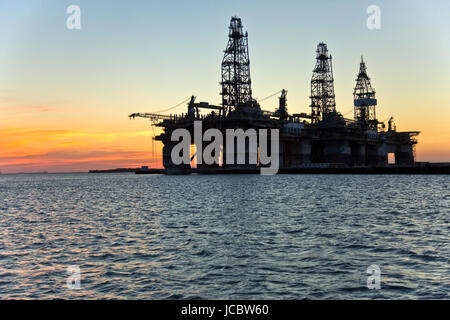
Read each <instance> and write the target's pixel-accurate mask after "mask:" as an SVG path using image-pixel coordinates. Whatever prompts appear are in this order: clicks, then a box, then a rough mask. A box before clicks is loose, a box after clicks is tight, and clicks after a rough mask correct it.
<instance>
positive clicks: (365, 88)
mask: <svg viewBox="0 0 450 320" xmlns="http://www.w3.org/2000/svg"><path fill="white" fill-rule="evenodd" d="M366 70H367V69H366V64H365V63H364V60H363V57H361V63H360V65H359V73H358V77H357V78H356V86H355V90H354V91H353V98H354V106H355V120H356V121H357V122H358V123H360V124H361V126H362V127H363V128H365V129H371V130H376V129H377V125H378V121H377V119H376V115H375V107H376V105H377V99H375V90H374V89H373V88H372V85H371V84H370V78H369V77H368V76H367V71H366Z"/></svg>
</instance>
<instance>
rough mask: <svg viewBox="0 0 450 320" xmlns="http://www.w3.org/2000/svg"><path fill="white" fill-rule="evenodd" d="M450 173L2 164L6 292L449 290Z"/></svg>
mask: <svg viewBox="0 0 450 320" xmlns="http://www.w3.org/2000/svg"><path fill="white" fill-rule="evenodd" d="M449 182H450V178H449V177H448V176H421V175H414V176H412V175H411V176H409V175H401V176H400V175H398V176H396V175H389V176H382V175H379V176H378V175H278V176H260V175H190V176H163V175H135V174H34V175H32V174H22V175H1V176H0V232H1V233H2V237H1V241H0V298H2V299H21V298H24V299H37V298H39V299H60V298H62V299H391V298H393V299H449V298H450V295H449V293H450V269H449V256H450V254H449V240H450V239H449V234H450V232H449V231H450V230H449V229H450V228H449V226H450V224H449V220H450V214H449V208H450V193H449V185H450V183H449ZM371 265H378V266H379V268H380V270H381V289H379V290H369V289H368V288H367V277H368V276H369V275H368V274H367V268H368V267H369V266H371ZM69 266H78V267H79V268H80V279H81V281H80V288H79V289H69V288H68V286H67V280H68V277H69V276H70V273H68V267H69Z"/></svg>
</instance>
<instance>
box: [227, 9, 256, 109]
mask: <svg viewBox="0 0 450 320" xmlns="http://www.w3.org/2000/svg"><path fill="white" fill-rule="evenodd" d="M228 37H229V40H228V44H227V48H226V49H225V54H224V57H223V60H222V82H221V85H222V93H221V94H222V105H223V106H224V107H226V109H227V113H228V112H230V111H231V110H235V109H236V108H237V107H238V106H239V105H241V104H244V103H247V102H250V101H252V89H251V80H250V59H249V54H248V35H247V32H245V33H244V31H243V29H242V23H241V19H240V18H237V17H232V18H231V22H230V32H229V35H228Z"/></svg>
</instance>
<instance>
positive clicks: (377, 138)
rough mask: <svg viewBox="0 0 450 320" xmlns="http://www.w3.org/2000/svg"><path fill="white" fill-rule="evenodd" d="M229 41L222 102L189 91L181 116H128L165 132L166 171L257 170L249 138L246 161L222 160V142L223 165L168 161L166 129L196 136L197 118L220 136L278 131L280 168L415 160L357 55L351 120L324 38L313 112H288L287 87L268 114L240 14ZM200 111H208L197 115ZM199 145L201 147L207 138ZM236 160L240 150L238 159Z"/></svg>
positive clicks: (411, 143) (409, 135) (408, 137)
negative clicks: (339, 97) (255, 84)
mask: <svg viewBox="0 0 450 320" xmlns="http://www.w3.org/2000/svg"><path fill="white" fill-rule="evenodd" d="M228 38H229V39H228V44H227V47H226V49H225V54H224V58H223V61H222V81H221V86H222V92H221V95H222V105H220V106H216V105H211V104H209V103H207V102H200V103H197V102H195V97H194V96H192V97H191V99H190V101H189V103H188V105H187V113H185V114H181V115H162V114H154V113H133V114H131V115H130V116H129V117H130V118H135V117H144V118H149V119H150V120H151V123H152V125H156V126H158V127H162V128H163V129H164V130H163V133H162V134H161V135H159V136H156V137H155V139H156V140H159V141H162V143H163V145H164V147H163V165H164V169H165V170H164V172H165V173H167V174H183V173H190V172H200V173H202V172H203V173H221V172H222V173H224V172H225V173H226V172H238V171H239V172H242V171H243V172H245V171H246V170H247V171H248V172H254V171H255V169H257V168H258V164H250V163H249V162H248V161H247V160H248V159H249V154H248V153H249V148H248V143H247V144H246V149H245V153H246V154H245V159H246V162H245V164H243V165H242V164H236V161H234V164H229V163H227V161H226V157H224V156H223V155H225V154H226V150H225V146H223V147H222V151H221V155H220V159H221V160H220V164H213V165H206V164H201V165H200V164H199V165H197V168H196V169H191V166H190V165H186V164H181V165H175V164H174V163H173V162H172V160H171V151H172V148H173V147H174V146H175V145H176V144H177V143H178V142H176V141H171V134H172V132H173V131H174V130H175V129H178V128H184V129H187V130H189V132H190V133H191V137H192V139H194V133H193V132H194V121H195V120H201V121H202V130H203V132H204V131H206V130H208V129H210V128H216V129H219V130H221V132H222V133H223V135H224V136H225V130H226V129H243V130H247V129H249V128H253V129H255V130H257V131H258V129H279V134H280V139H279V146H280V149H279V167H280V170H285V171H287V170H292V169H295V168H299V169H302V170H303V169H307V168H310V169H312V170H315V169H318V168H371V167H386V166H387V165H388V154H389V153H393V154H395V164H396V165H412V164H414V158H415V151H414V147H415V145H416V144H417V140H416V139H415V138H414V137H415V136H417V135H418V134H419V132H418V131H408V132H398V131H396V127H395V125H394V123H393V118H392V117H391V118H390V119H389V121H388V126H387V128H386V126H385V124H384V123H383V122H380V121H378V120H377V118H376V113H375V111H376V105H377V100H376V98H375V90H374V89H373V88H372V85H371V83H370V78H369V77H368V75H367V71H366V65H365V63H364V61H363V59H362V58H361V63H360V68H359V73H358V77H357V79H356V86H355V89H354V92H353V95H354V119H346V118H344V117H343V115H342V114H341V113H339V112H337V111H336V103H335V93H334V79H333V69H332V57H331V55H330V54H329V53H328V49H327V45H326V44H325V43H319V45H318V46H317V51H316V65H315V67H314V70H313V75H312V79H311V96H310V98H311V106H310V107H311V113H310V114H306V113H298V114H289V113H288V110H287V108H286V106H287V103H286V102H287V99H286V94H287V91H286V90H284V89H283V90H282V91H281V96H280V97H279V106H278V109H276V110H275V112H271V111H265V110H261V108H260V105H259V103H258V101H257V100H255V99H254V98H252V90H251V78H250V59H249V51H248V35H247V32H244V31H243V27H242V23H241V19H239V18H237V17H232V18H231V23H230V27H229V35H228ZM201 109H209V110H212V111H211V112H210V113H209V114H207V115H201V114H200V110H201ZM268 132H269V133H270V130H268ZM269 140H270V137H269ZM192 144H194V141H192ZM204 144H205V145H204V146H202V147H203V148H204V147H205V146H206V145H207V144H209V142H208V143H204ZM197 147H198V146H197ZM236 157H237V154H235V160H236ZM192 158H193V157H192Z"/></svg>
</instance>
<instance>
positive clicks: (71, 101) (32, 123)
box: [0, 0, 450, 173]
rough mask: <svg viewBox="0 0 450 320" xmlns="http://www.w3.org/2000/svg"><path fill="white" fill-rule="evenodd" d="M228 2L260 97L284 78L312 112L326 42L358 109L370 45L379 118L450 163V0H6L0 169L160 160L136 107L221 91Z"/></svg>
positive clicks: (427, 155) (2, 0)
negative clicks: (73, 22)
mask: <svg viewBox="0 0 450 320" xmlns="http://www.w3.org/2000/svg"><path fill="white" fill-rule="evenodd" d="M71 4H76V5H78V6H80V8H81V30H69V29H67V27H66V19H67V17H68V16H69V15H68V14H67V13H66V8H67V7H68V6H69V5H71ZM372 4H376V5H378V6H379V7H380V8H381V30H369V29H368V28H367V27H366V19H367V17H368V15H367V14H366V8H367V7H368V6H369V5H372ZM232 15H237V16H239V17H240V18H242V21H243V24H244V28H245V29H246V30H247V31H248V33H249V50H250V61H251V76H252V89H253V96H254V97H255V98H263V97H265V96H268V95H270V94H272V93H274V92H276V91H278V90H281V89H282V88H285V89H287V90H288V110H289V112H290V113H298V112H308V113H309V112H310V108H309V104H310V101H309V98H308V97H309V94H310V80H311V75H312V69H313V67H314V63H315V49H316V46H317V43H318V42H321V41H323V42H326V43H327V45H328V49H329V50H330V53H331V54H332V56H333V69H334V78H335V91H336V103H337V110H338V111H340V112H341V113H343V114H344V115H345V116H346V117H352V115H353V113H352V110H353V96H352V93H353V87H354V85H355V78H356V75H357V73H358V68H359V61H360V57H361V55H364V60H365V61H366V64H367V68H368V69H367V71H368V74H369V76H370V77H371V79H372V85H373V86H374V88H375V90H376V92H377V99H378V107H377V117H378V119H379V120H380V121H384V120H387V119H388V118H389V117H390V116H391V115H392V116H394V119H395V121H396V124H397V129H398V130H399V131H407V130H417V131H421V134H420V135H419V137H418V140H419V144H418V146H417V156H418V157H417V160H418V161H436V162H446V161H447V162H450V128H449V120H450V36H449V33H450V1H448V0H441V1H433V0H432V1H414V0H403V1H376V0H370V1H361V0H354V1H308V2H306V1H297V0H293V1H261V0H252V1H250V0H247V1H245V0H244V1H243V0H239V1H237V0H236V1H234V0H227V1H215V0H178V1H173V0H172V1H106V0H105V1H101V0H98V1H77V0H72V1H62V0H41V1H37V0H0V119H1V122H0V170H1V172H2V173H13V172H36V171H49V172H67V171H88V170H89V169H107V168H116V167H140V166H142V165H148V166H151V167H161V161H160V153H161V144H159V143H155V144H154V146H152V139H151V137H152V135H153V132H152V128H151V127H150V124H149V122H148V121H147V120H146V119H139V118H137V119H136V120H129V119H128V117H127V116H128V114H130V113H133V112H156V111H158V110H162V109H165V108H168V107H170V106H172V105H176V104H177V103H179V102H181V101H183V100H185V99H186V98H188V97H189V96H190V95H191V94H194V95H196V96H197V99H198V101H209V102H210V103H213V104H220V101H221V97H220V95H219V92H220V85H219V81H220V63H221V60H222V56H223V50H224V49H225V46H226V42H227V34H228V25H229V20H230V17H231V16H232ZM277 103H278V102H277V99H276V97H274V98H272V99H268V100H266V101H264V102H262V107H263V109H266V110H274V108H275V106H276V105H277ZM172 112H179V113H181V112H186V106H185V105H183V106H181V107H180V108H178V109H176V110H174V111H172ZM153 148H154V149H155V150H156V153H155V154H152V149H153Z"/></svg>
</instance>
